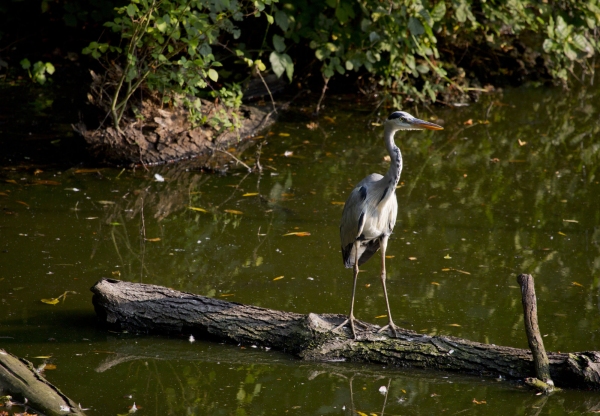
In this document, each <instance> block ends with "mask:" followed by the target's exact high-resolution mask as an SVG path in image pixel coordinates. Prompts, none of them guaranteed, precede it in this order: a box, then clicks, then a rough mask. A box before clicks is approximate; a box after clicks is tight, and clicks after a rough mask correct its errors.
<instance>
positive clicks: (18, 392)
mask: <svg viewBox="0 0 600 416" xmlns="http://www.w3.org/2000/svg"><path fill="white" fill-rule="evenodd" d="M0 392H2V393H3V394H7V395H10V396H12V397H13V399H14V400H19V401H21V402H23V401H24V398H27V406H28V407H31V408H32V409H35V410H36V411H38V412H41V413H43V414H45V415H47V416H59V415H81V416H83V415H84V413H83V412H82V411H81V410H80V407H79V405H78V404H76V403H74V402H73V401H72V400H71V399H69V398H68V397H67V396H65V395H64V394H62V392H61V391H60V390H59V389H58V388H56V387H55V386H53V385H52V384H50V383H49V382H48V381H46V379H44V377H42V376H41V375H39V374H38V373H37V372H36V371H35V369H34V368H33V365H32V364H31V363H30V362H29V361H27V360H24V359H22V358H18V357H15V356H14V355H12V354H9V353H7V352H6V351H4V350H2V349H0Z"/></svg>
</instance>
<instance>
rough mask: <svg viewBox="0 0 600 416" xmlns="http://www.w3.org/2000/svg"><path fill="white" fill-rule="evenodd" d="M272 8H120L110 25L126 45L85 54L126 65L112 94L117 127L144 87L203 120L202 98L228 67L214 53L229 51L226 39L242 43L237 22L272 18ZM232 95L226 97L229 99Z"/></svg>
mask: <svg viewBox="0 0 600 416" xmlns="http://www.w3.org/2000/svg"><path fill="white" fill-rule="evenodd" d="M270 3H271V1H270V0H267V1H265V2H263V1H259V0H255V1H253V2H251V3H240V2H237V1H229V0H217V1H212V2H206V1H199V0H163V1H156V0H132V2H131V3H129V4H127V5H126V6H123V7H119V8H116V12H117V14H118V15H117V17H116V18H115V19H114V20H113V21H111V22H107V23H106V24H105V26H107V27H108V28H110V29H112V31H113V32H115V33H118V34H119V35H120V37H121V44H120V45H119V46H114V45H111V44H109V43H108V42H105V43H100V42H92V43H90V45H89V46H88V47H86V48H85V49H84V51H83V52H84V53H85V54H90V55H91V56H92V57H94V58H97V59H98V58H101V57H102V56H107V58H109V59H110V58H114V57H115V56H116V57H117V58H120V60H121V65H122V67H119V68H117V70H116V71H115V72H117V77H118V81H117V83H116V87H115V89H114V91H112V92H111V94H112V104H111V115H112V119H113V123H114V125H115V127H117V128H118V126H119V123H120V120H121V119H122V117H123V114H124V112H125V111H126V109H127V108H128V105H129V104H130V100H131V98H132V96H133V94H134V93H135V92H136V91H137V90H138V89H140V88H141V87H147V88H149V89H150V90H152V91H156V92H157V93H158V94H160V95H161V96H162V97H163V102H171V103H173V104H175V105H177V104H178V103H182V104H183V105H185V106H186V107H187V108H188V109H189V110H190V112H191V113H192V117H191V120H192V121H195V122H200V121H202V117H201V116H200V115H199V114H200V113H199V112H200V100H199V99H197V98H198V97H199V96H200V95H201V94H202V91H203V90H205V89H207V88H211V89H215V87H214V86H213V85H214V84H217V82H218V81H219V78H220V77H219V72H218V69H219V68H221V67H222V64H221V62H220V60H219V59H217V58H216V57H215V52H214V50H213V49H214V48H215V46H223V45H222V44H221V40H222V39H224V38H227V39H233V40H236V39H238V38H239V37H240V35H241V31H240V29H239V28H238V27H237V26H236V23H237V22H240V21H241V20H242V19H243V18H244V16H245V15H247V14H248V13H251V14H252V15H254V16H261V15H262V14H265V15H266V16H267V18H268V16H269V15H267V14H266V13H263V10H264V9H265V7H266V6H267V5H269V4H270ZM220 49H221V50H222V49H223V48H220ZM229 53H230V54H231V53H233V55H234V56H236V57H237V58H238V59H243V60H247V61H248V62H249V63H248V66H250V67H258V68H259V70H264V69H266V68H265V67H264V65H263V66H262V68H261V67H260V66H256V65H255V62H253V61H252V60H249V59H247V58H245V53H244V51H243V50H241V49H235V50H233V51H230V52H229ZM221 58H222V57H221ZM238 91H239V87H230V89H229V92H230V93H231V94H233V95H234V96H237V95H238ZM221 95H223V94H221ZM229 95H230V94H224V96H226V97H228V98H229ZM181 97H184V98H183V99H180V98H181ZM190 97H192V98H190ZM193 97H195V98H193ZM224 102H225V103H227V104H228V105H232V106H239V104H240V100H239V99H226V100H224ZM236 108H237V107H236ZM222 122H223V123H222V124H223V125H226V126H231V125H232V120H230V119H229V118H227V119H224V120H222Z"/></svg>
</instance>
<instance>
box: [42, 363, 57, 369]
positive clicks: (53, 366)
mask: <svg viewBox="0 0 600 416" xmlns="http://www.w3.org/2000/svg"><path fill="white" fill-rule="evenodd" d="M44 370H56V365H55V364H46V366H45V367H44Z"/></svg>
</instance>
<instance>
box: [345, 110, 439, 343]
mask: <svg viewBox="0 0 600 416" xmlns="http://www.w3.org/2000/svg"><path fill="white" fill-rule="evenodd" d="M383 126H384V130H383V139H384V143H385V147H386V149H387V151H388V153H389V154H390V158H391V163H390V168H389V169H388V171H387V173H386V174H385V175H383V176H382V175H380V174H378V173H372V174H371V175H369V176H367V177H366V178H364V179H363V180H362V181H360V182H359V183H358V185H356V187H355V188H354V189H353V190H352V192H351V193H350V196H349V197H348V199H347V200H346V204H345V205H344V212H343V213H342V222H341V224H340V239H341V242H342V257H343V260H344V265H345V266H346V268H351V267H353V268H354V283H353V286H352V301H351V304H350V314H349V315H348V319H346V320H345V321H344V322H343V323H342V324H341V325H339V326H337V327H336V328H335V329H334V331H335V330H337V329H339V328H341V327H343V326H344V325H346V324H347V323H348V322H349V323H350V328H351V329H352V336H353V337H354V339H356V330H355V328H354V323H355V318H354V296H355V294H356V281H357V280H358V266H360V265H362V264H363V263H365V262H366V261H367V260H369V259H370V258H371V257H372V256H373V254H375V253H376V252H377V250H381V283H382V285H383V294H384V296H385V304H386V307H387V315H388V319H389V321H388V324H387V325H386V326H384V327H383V328H381V329H380V330H379V332H382V331H385V330H386V329H389V330H391V331H392V333H393V334H394V336H396V337H397V336H398V334H397V332H396V328H398V327H397V326H396V325H395V324H394V321H393V320H392V313H391V312H390V302H389V300H388V294H387V289H386V287H385V279H386V275H385V250H386V248H387V243H388V238H389V236H390V234H392V230H393V229H394V225H395V223H396V216H397V214H398V201H397V200H396V186H397V184H398V181H399V179H400V173H401V172H402V153H400V149H399V148H398V147H397V146H396V144H395V143H394V134H396V132H397V131H398V130H425V129H428V130H443V127H441V126H438V125H437V124H434V123H430V122H427V121H424V120H419V119H418V118H416V117H413V116H412V115H410V114H408V113H406V112H404V111H395V112H393V113H392V114H391V115H390V116H389V117H388V118H387V120H386V121H385V122H384V124H383Z"/></svg>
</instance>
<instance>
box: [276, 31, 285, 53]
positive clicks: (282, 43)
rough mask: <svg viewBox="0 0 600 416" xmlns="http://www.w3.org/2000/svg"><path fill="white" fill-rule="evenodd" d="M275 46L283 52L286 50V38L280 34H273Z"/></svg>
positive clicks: (278, 50)
mask: <svg viewBox="0 0 600 416" xmlns="http://www.w3.org/2000/svg"><path fill="white" fill-rule="evenodd" d="M273 46H274V47H275V50H276V51H277V52H280V53H281V52H283V51H284V50H285V39H284V38H283V37H282V36H279V35H273Z"/></svg>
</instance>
